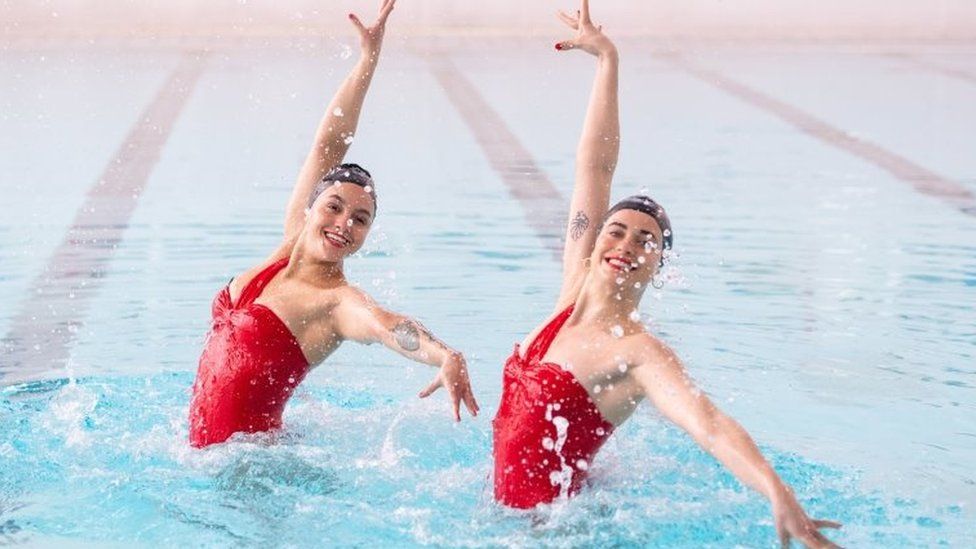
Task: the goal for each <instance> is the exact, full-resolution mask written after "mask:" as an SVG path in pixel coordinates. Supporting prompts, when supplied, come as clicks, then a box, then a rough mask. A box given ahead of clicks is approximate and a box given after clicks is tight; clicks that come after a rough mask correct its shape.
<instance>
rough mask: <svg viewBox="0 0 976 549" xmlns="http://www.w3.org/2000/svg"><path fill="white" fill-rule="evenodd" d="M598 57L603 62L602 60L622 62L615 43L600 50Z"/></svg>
mask: <svg viewBox="0 0 976 549" xmlns="http://www.w3.org/2000/svg"><path fill="white" fill-rule="evenodd" d="M597 57H598V58H599V59H600V62H601V63H602V62H610V63H619V62H620V55H619V54H618V53H617V47H616V46H614V45H613V44H610V45H609V46H608V47H606V48H604V49H602V50H600V53H599V54H597Z"/></svg>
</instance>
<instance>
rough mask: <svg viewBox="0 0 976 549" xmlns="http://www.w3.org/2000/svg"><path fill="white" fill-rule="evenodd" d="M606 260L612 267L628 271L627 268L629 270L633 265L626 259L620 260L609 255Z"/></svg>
mask: <svg viewBox="0 0 976 549" xmlns="http://www.w3.org/2000/svg"><path fill="white" fill-rule="evenodd" d="M607 261H608V262H609V263H610V264H611V265H613V266H614V267H618V268H620V269H623V270H625V271H629V270H631V269H632V268H633V265H631V264H630V263H627V262H626V261H621V260H619V259H617V258H615V257H611V258H610V259H608V260H607Z"/></svg>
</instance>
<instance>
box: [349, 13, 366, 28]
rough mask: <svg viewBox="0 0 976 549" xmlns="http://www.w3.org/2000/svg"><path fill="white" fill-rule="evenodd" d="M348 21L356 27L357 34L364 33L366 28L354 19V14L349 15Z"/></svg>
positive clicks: (356, 18)
mask: <svg viewBox="0 0 976 549" xmlns="http://www.w3.org/2000/svg"><path fill="white" fill-rule="evenodd" d="M349 20H350V21H352V24H353V25H354V26H355V27H356V29H357V30H358V31H359V32H366V26H365V25H363V22H362V21H360V20H359V18H358V17H356V14H355V13H350V14H349Z"/></svg>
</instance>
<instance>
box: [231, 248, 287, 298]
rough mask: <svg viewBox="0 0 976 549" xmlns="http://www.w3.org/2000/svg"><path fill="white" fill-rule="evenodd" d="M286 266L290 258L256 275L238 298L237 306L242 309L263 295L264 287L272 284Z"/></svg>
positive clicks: (275, 263) (285, 258)
mask: <svg viewBox="0 0 976 549" xmlns="http://www.w3.org/2000/svg"><path fill="white" fill-rule="evenodd" d="M286 266H288V257H283V258H281V259H279V260H278V261H275V262H274V263H272V264H271V265H268V266H267V267H265V268H264V270H262V271H261V272H259V273H258V274H256V275H254V278H252V279H251V281H250V282H248V283H247V286H244V289H243V290H241V296H240V297H239V298H237V306H238V307H240V306H242V305H250V304H251V303H253V302H254V300H255V299H257V298H258V296H259V295H261V292H263V291H264V287H265V286H267V285H268V282H271V279H272V278H274V277H275V275H276V274H278V272H279V271H281V270H282V269H284V268H285V267H286Z"/></svg>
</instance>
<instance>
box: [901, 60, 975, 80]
mask: <svg viewBox="0 0 976 549" xmlns="http://www.w3.org/2000/svg"><path fill="white" fill-rule="evenodd" d="M885 56H886V57H890V58H892V59H897V60H899V61H902V62H904V63H906V64H909V65H912V66H915V67H919V68H922V69H925V70H929V71H932V72H936V73H939V74H941V75H943V76H948V77H950V78H956V79H959V80H962V81H964V82H967V83H969V84H976V74H974V73H971V72H969V71H966V70H963V69H956V68H952V67H946V66H944V65H940V64H937V63H932V62H931V61H926V60H924V59H921V58H919V57H916V56H914V55H909V54H907V53H888V54H885Z"/></svg>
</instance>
